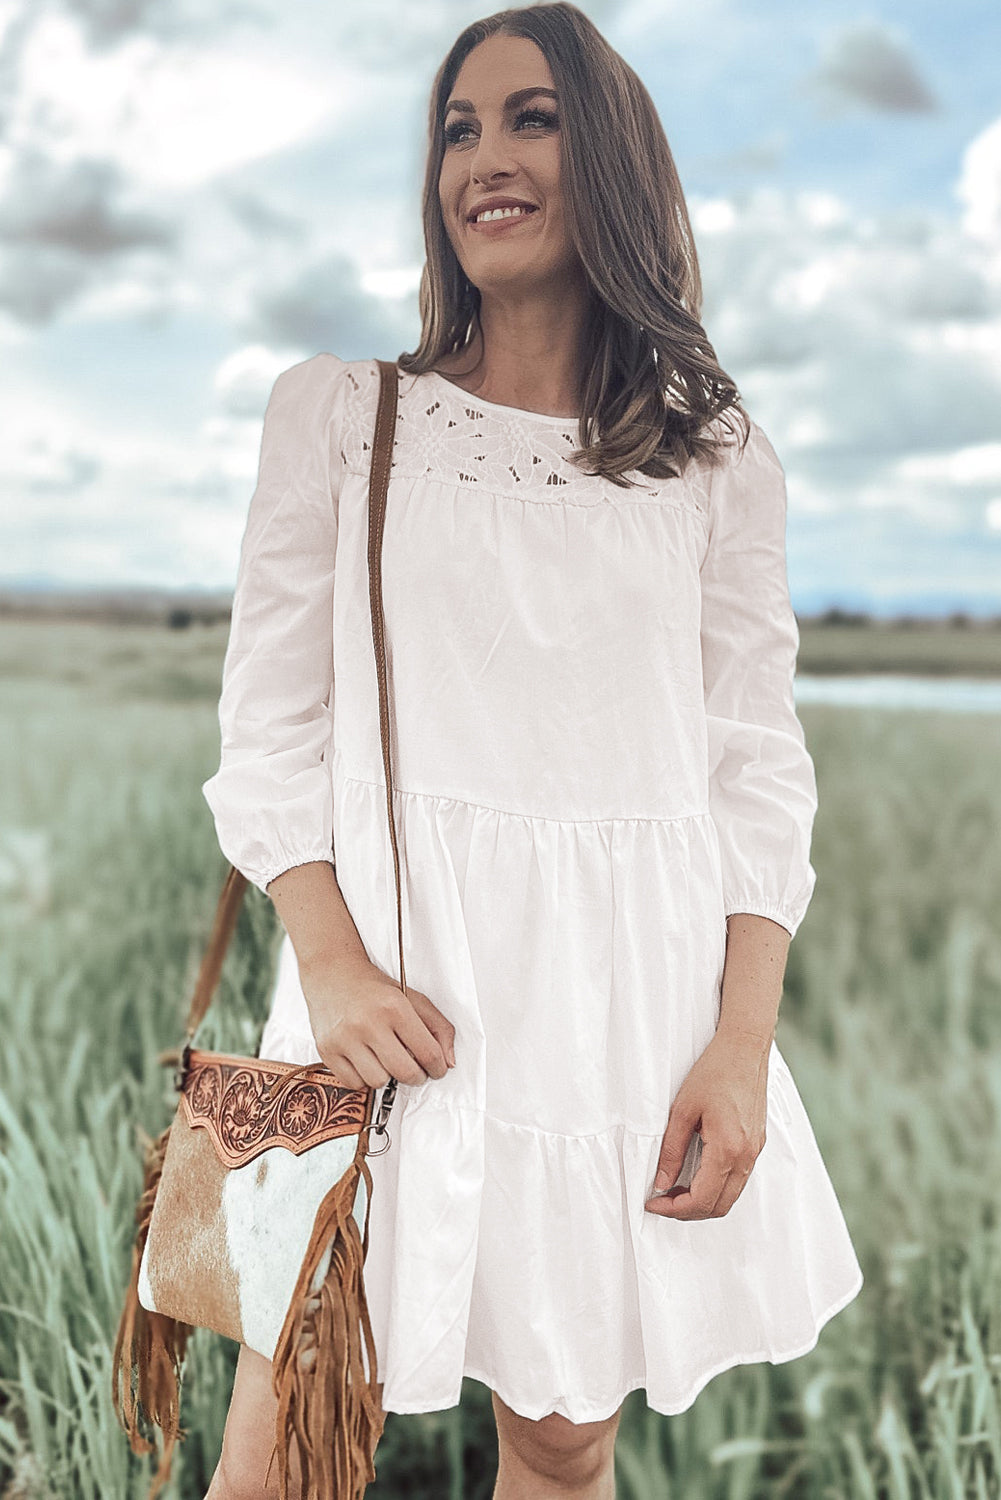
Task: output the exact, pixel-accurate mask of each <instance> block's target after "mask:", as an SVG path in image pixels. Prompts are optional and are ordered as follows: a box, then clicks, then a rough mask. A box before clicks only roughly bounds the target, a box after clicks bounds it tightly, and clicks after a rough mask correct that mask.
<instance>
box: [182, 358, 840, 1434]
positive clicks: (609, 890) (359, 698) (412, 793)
mask: <svg viewBox="0 0 1001 1500" xmlns="http://www.w3.org/2000/svg"><path fill="white" fill-rule="evenodd" d="M378 387H379V380H378V367H377V364H376V361H375V360H374V359H372V360H354V361H344V360H341V359H339V358H338V357H337V356H336V355H333V354H328V353H323V354H317V355H315V356H314V357H313V358H311V359H307V360H304V361H303V362H301V363H299V364H297V365H294V366H293V367H292V368H290V369H288V370H286V371H284V372H283V373H282V374H281V375H280V376H279V377H278V379H277V381H276V382H275V385H274V388H273V391H272V393H271V397H270V400H269V403H268V407H267V412H266V416H265V420H264V430H263V437H262V445H261V458H260V471H259V476H258V483H257V487H256V489H255V491H254V494H253V497H252V499H251V502H250V511H249V519H248V522H247V526H246V531H245V534H244V539H243V544H242V550H241V555H240V565H239V573H238V580H237V586H236V593H235V598H234V604H233V615H232V625H231V633H230V640H229V646H228V650H227V654H226V660H225V668H224V678H223V687H222V694H221V698H220V704H219V717H220V724H221V730H222V755H221V764H220V767H219V770H218V772H217V773H216V774H215V775H214V776H212V777H211V779H210V780H208V781H206V782H205V784H204V788H203V790H204V795H205V797H206V800H207V801H208V804H209V806H210V808H211V810H212V813H213V816H214V818H215V822H216V829H217V834H218V839H219V844H220V847H221V848H222V851H223V853H224V854H225V856H226V857H227V859H228V860H230V861H231V862H232V863H233V864H234V865H236V866H237V868H238V869H240V870H241V871H242V872H243V873H244V874H245V875H246V876H247V878H248V879H249V880H250V881H251V882H252V883H253V884H255V885H257V886H258V887H259V888H260V889H261V890H264V889H265V887H266V885H267V883H268V882H269V881H270V880H272V879H273V878H274V877H275V876H276V875H279V874H280V873H282V872H283V871H285V870H287V869H289V868H291V867H292V866H295V865H300V864H303V863H306V862H308V861H313V860H329V861H331V862H332V863H334V864H335V867H336V871H337V878H338V882H339V885H340V888H341V890H342V892H343V895H344V899H345V902H346V904H347V907H348V909H349V911H350V912H351V915H352V917H353V919H354V921H355V924H356V926H357V928H358V931H359V933H360V935H361V938H362V940H363V942H364V944H365V948H366V951H367V953H368V955H369V958H370V959H371V960H372V961H373V962H374V963H375V964H377V965H378V966H379V967H380V968H381V969H383V970H384V971H385V972H387V973H388V974H390V975H392V976H393V977H394V978H398V977H399V961H398V947H397V942H398V940H397V914H396V887H395V879H394V872H393V857H392V847H391V844H390V837H389V829H388V822H387V809H386V795H385V780H384V773H383V760H382V746H381V740H380V729H379V706H378V689H377V678H376V670H375V660H374V653H373V647H372V632H371V621H370V613H369V593H368V565H367V525H368V519H367V514H368V471H369V460H370V456H371V443H372V436H373V430H374V425H375V411H376V402H377V397H378ZM399 396H400V404H399V411H398V417H397V427H396V441H395V450H394V451H395V457H394V462H393V468H392V472H391V479H390V487H389V495H388V502H387V513H386V525H385V535H384V541H383V561H382V568H383V579H384V584H383V587H384V609H385V619H386V635H387V650H388V653H389V657H390V664H389V689H390V698H391V701H392V713H393V720H392V723H393V734H394V743H393V752H394V762H393V772H394V779H395V781H396V787H397V792H396V804H395V807H396V823H397V837H398V841H399V850H400V860H401V880H402V883H403V902H404V905H403V923H404V943H405V947H404V953H405V963H406V975H407V982H408V984H409V985H410V986H412V987H414V988H416V989H419V990H421V991H423V993H424V994H426V995H428V996H429V997H430V998H431V999H432V1000H433V1001H434V1003H435V1004H436V1005H437V1006H438V1008H439V1009H440V1010H441V1011H442V1012H443V1013H444V1014H445V1015H446V1016H447V1017H448V1018H449V1019H450V1020H451V1021H452V1022H453V1024H454V1025H455V1028H456V1039H455V1052H456V1059H457V1065H456V1066H455V1067H454V1068H451V1069H450V1070H449V1072H448V1074H447V1075H446V1076H445V1077H444V1078H442V1079H433V1078H429V1079H428V1080H427V1082H425V1083H424V1084H421V1085H419V1086H412V1085H406V1084H403V1083H401V1084H400V1087H399V1092H398V1094H397V1098H396V1102H395V1104H394V1106H393V1110H392V1114H391V1116H390V1136H391V1142H392V1144H391V1146H390V1148H389V1150H388V1151H387V1152H386V1154H384V1155H380V1156H373V1157H371V1158H369V1164H370V1167H371V1170H372V1177H373V1197H372V1207H371V1220H370V1245H369V1253H368V1259H367V1261H366V1265H365V1284H366V1289H367V1295H368V1302H369V1308H370V1312H371V1317H372V1324H373V1333H374V1337H375V1342H376V1350H377V1355H378V1378H380V1379H381V1380H383V1381H384V1383H385V1384H384V1392H383V1401H384V1406H385V1409H386V1410H387V1411H396V1412H420V1411H435V1410H441V1409H443V1408H446V1407H450V1406H454V1405H456V1404H457V1403H458V1401H459V1399H460V1392H461V1383H462V1377H463V1376H464V1375H466V1376H471V1377H474V1378H476V1379H478V1380H481V1381H483V1382H484V1383H486V1384H487V1385H489V1386H490V1387H492V1388H493V1389H494V1390H496V1391H497V1392H498V1394H499V1395H500V1396H501V1398H502V1399H503V1400H504V1401H506V1402H507V1403H508V1405H509V1406H511V1407H513V1408H514V1409H515V1410H516V1411H519V1412H521V1413H522V1414H523V1415H525V1416H527V1417H531V1418H539V1417H542V1416H545V1415H546V1414H547V1413H549V1412H553V1411H558V1412H562V1413H563V1415H564V1416H566V1417H569V1418H570V1419H571V1420H572V1421H574V1422H590V1421H597V1420H599V1419H601V1418H604V1417H607V1416H608V1415H610V1414H611V1413H612V1412H614V1411H615V1410H616V1409H617V1408H618V1406H619V1405H620V1403H621V1402H622V1400H623V1398H624V1396H625V1395H626V1394H627V1393H628V1392H629V1391H631V1390H633V1389H636V1388H639V1387H642V1388H644V1389H645V1391H646V1399H647V1403H648V1405H649V1406H650V1407H651V1408H652V1409H653V1410H656V1411H659V1412H664V1413H674V1412H680V1411H683V1410H684V1409H686V1408H687V1407H688V1406H690V1405H691V1403H692V1402H693V1401H694V1399H695V1397H696V1395H697V1393H698V1392H699V1391H700V1390H701V1389H702V1387H703V1386H704V1385H705V1384H706V1383H707V1382H708V1381H709V1380H710V1379H711V1378H712V1377H713V1376H714V1375H715V1374H717V1373H719V1372H720V1371H722V1370H724V1369H727V1368H729V1367H730V1366H733V1365H737V1364H743V1363H749V1362H757V1361H763V1360H770V1361H772V1362H773V1363H779V1362H781V1361H784V1360H789V1359H793V1358H795V1357H796V1356H798V1355H801V1354H804V1353H806V1352H807V1351H808V1350H809V1349H811V1348H813V1346H814V1345H815V1343H816V1341H817V1338H818V1334H819V1331H820V1329H821V1327H822V1326H823V1324H824V1323H825V1322H826V1321H827V1320H828V1319H830V1318H831V1317H832V1316H833V1315H834V1314H835V1313H837V1312H838V1311H839V1310H840V1309H841V1308H843V1307H844V1306H845V1305H846V1304H847V1303H848V1302H850V1301H851V1299H852V1298H853V1297H855V1295H856V1294H857V1293H858V1291H859V1290H860V1288H861V1286H862V1273H861V1270H860V1267H859V1263H858V1261H857V1259H856V1256H855V1253H854V1249H853V1245H852V1242H851V1239H850V1237H849V1233H848V1229H847V1226H846V1223H845V1220H844V1217H843V1214H842V1211H841V1208H840V1205H839V1202H838V1199H837V1197H836V1195H835V1191H834V1188H833V1185H832V1183H831V1181H830V1178H829V1176H828V1173H827V1171H826V1168H825V1165H824V1162H823V1160H822V1158H821V1155H820V1152H819V1150H818V1147H817V1143H816V1140H815V1137H814V1134H813V1131H812V1128H811V1125H810V1122H809V1119H808V1117H807V1114H806V1111H805V1109H804V1106H803V1103H802V1100H801V1098H800V1096H799V1093H798V1091H797V1089H796V1085H795V1083H794V1081H793V1079H792V1077H791V1075H790V1072H789V1069H788V1067H787V1065H786V1063H785V1060H784V1059H783V1057H782V1055H781V1054H780V1052H779V1049H778V1047H777V1046H776V1045H774V1043H773V1045H772V1047H771V1050H770V1059H769V1080H768V1114H767V1125H766V1134H767V1139H766V1143H765V1146H764V1148H763V1150H762V1151H761V1153H760V1155H759V1156H758V1158H757V1160H756V1161H755V1163H754V1166H753V1169H752V1171H751V1174H750V1177H749V1178H748V1180H747V1183H746V1185H745V1187H744V1189H743V1191H742V1193H741V1194H740V1196H739V1197H738V1199H737V1201H736V1202H735V1203H734V1205H733V1207H732V1208H731V1209H730V1211H729V1212H728V1213H727V1214H725V1215H724V1216H722V1217H721V1218H716V1219H707V1220H699V1221H691V1222H684V1221H679V1220H672V1219H669V1218H663V1217H658V1216H656V1215H654V1214H652V1213H650V1212H648V1211H647V1210H646V1209H645V1208H644V1206H643V1205H644V1201H645V1200H646V1199H647V1198H648V1197H649V1196H650V1194H651V1192H652V1190H653V1177H654V1172H655V1169H656V1166H657V1158H658V1154H659V1150H660V1145H661V1141H662V1138H663V1134H664V1130H665V1128H666V1125H667V1117H668V1110H669V1107H670V1104H671V1101H672V1099H673V1097H674V1095H675V1093H676V1092H677V1090H678V1088H679V1087H680V1085H681V1083H682V1081H683V1079H684V1078H685V1075H686V1074H687V1073H688V1071H689V1069H690V1068H691V1066H692V1064H693V1063H694V1062H695V1060H696V1059H697V1058H698V1056H699V1054H700V1053H701V1052H702V1050H703V1049H704V1048H705V1046H706V1044H707V1043H708V1042H709V1040H710V1038H711V1037H712V1035H713V1032H714V1030H715V1027H716V1023H717V1020H718V1017H719V1004H720V980H721V976H722V970H723V961H724V954H725V944H726V928H725V919H726V917H727V915H728V914H729V913H732V912H752V913H758V914H760V915H763V916H766V917H770V918H771V919H772V920H773V921H776V922H779V923H781V924H782V925H783V926H784V927H786V928H787V929H788V931H789V932H790V933H795V931H796V929H797V927H798V926H799V924H800V922H801V920H802V918H803V915H804V913H805V911H806V909H807V906H808V903H809V901H810V897H811V895H812V892H813V888H814V884H815V880H816V875H815V872H814V870H813V867H812V866H811V864H810V859H809V851H810V839H811V831H812V823H813V818H814V813H815V810H816V782H815V777H814V768H813V763H812V761H811V758H810V756H809V754H808V752H807V750H806V748H805V745H804V736H803V731H802V728H801V725H800V723H799V720H798V719H797V717H796V713H795V709H794V700H793V692H792V683H793V675H794V671H795V660H796V652H797V646H798V641H799V636H798V631H797V627H796V620H795V616H794V614H793V612H792V608H791V604H790V601H789V594H788V585H787V577H786V561H785V519H786V490H785V478H784V474H783V470H782V467H781V465H780V463H779V460H778V459H777V457H776V455H775V452H774V449H773V448H772V446H771V444H770V442H769V441H768V438H767V437H766V436H765V434H764V432H763V431H762V429H761V428H760V427H759V426H758V425H757V424H756V423H755V424H754V425H753V427H752V431H751V437H750V439H749V443H748V446H747V448H746V450H745V452H744V454H743V457H742V458H740V460H739V461H737V459H736V457H735V453H736V450H732V451H731V453H730V456H729V457H728V459H727V466H726V467H725V468H724V469H721V470H715V471H713V470H710V469H709V468H708V467H707V466H705V465H699V466H689V469H688V471H687V473H686V474H685V475H684V476H683V477H678V478H672V479H667V480H659V481H657V480H651V479H649V478H647V477H646V476H644V475H640V474H638V473H634V474H633V475H631V476H629V477H631V478H634V479H637V478H638V479H639V480H640V482H641V484H642V485H643V488H633V489H622V488H619V487H616V486H615V485H613V484H611V483H608V482H606V481H604V480H602V479H599V478H593V477H589V476H587V475H585V474H582V473H580V472H579V471H578V470H577V469H575V468H574V467H573V466H572V465H570V464H569V463H568V462H567V455H568V454H569V453H570V452H572V451H573V450H574V449H575V448H576V447H577V446H578V442H577V423H576V421H574V420H568V419H566V418H562V417H553V416H543V415H539V414H537V413H532V412H527V411H521V410H517V409H515V408H512V407H506V406H500V405H498V404H496V403H491V402H488V401H481V400H479V399H477V398H474V397H472V396H469V395H468V394H467V393H465V392H463V391H462V390H460V389H459V388H458V387H457V386H455V385H453V384H452V383H451V382H450V381H448V380H446V379H445V378H444V377H443V376H440V375H437V374H433V373H427V374H424V375H420V376H417V377H414V376H410V375H406V374H403V373H402V372H401V375H400V379H399ZM260 1055H261V1056H264V1057H273V1058H282V1059H284V1060H286V1061H291V1062H296V1063H299V1062H307V1061H317V1060H318V1059H319V1054H318V1052H317V1051H316V1047H315V1043H314V1040H313V1037H312V1033H311V1031H310V1027H309V1020H308V1015H307V1011H306V1006H305V1001H304V999H303V995H302V991H301V988H300V985H299V979H298V972H297V967H296V963H295V957H294V953H293V951H292V948H291V944H290V941H289V939H288V938H287V937H286V938H285V940H284V944H283V948H282V951H281V963H280V969H279V973H278V978H277V983H276V986H275V991H274V998H273V1004H272V1009H271V1014H270V1018H269V1020H268V1023H267V1026H266V1029H265V1031H264V1035H263V1036H262V1039H261V1045H260Z"/></svg>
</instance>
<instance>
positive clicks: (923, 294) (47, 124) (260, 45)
mask: <svg viewBox="0 0 1001 1500" xmlns="http://www.w3.org/2000/svg"><path fill="white" fill-rule="evenodd" d="M581 9H583V10H584V11H586V12H587V14H588V15H590V16H591V18H592V19H593V20H594V21H595V23H596V24H597V25H598V26H599V27H600V28H601V30H602V31H603V32H604V34H605V35H606V36H607V38H608V40H609V41H610V42H611V44H612V45H613V46H614V47H615V48H616V49H617V50H618V51H619V52H620V53H621V54H622V55H623V56H624V57H625V58H626V59H627V61H629V62H630V63H631V64H632V66H633V67H634V68H636V70H637V72H638V73H639V74H640V76H641V77H642V78H643V81H644V82H645V83H646V85H647V87H648V88H649V90H650V92H651V94H652V95H653V98H654V100H655V102H656V104H657V107H658V109H659V111H660V114H661V118H662V120H663V123H664V127H665V130H666V132H667V135H668V139H669V141H670V143H671V148H672V151H673V153H674V156H675V160H676V162H677V164H678V168H679V171H680V174H681V179H682V184H683V186H684V189H685V194H686V199H687V202H688V206H689V210H690V213H691V215H692V219H693V224H694V228H695V235H696V244H697V249H698V252H699V258H700V263H701V269H702V275H703V283H704V291H705V300H704V305H703V322H704V324H705V327H706V330H707V333H708V335H709V338H710V340H711V341H712V343H713V345H714V346H715V349H716V352H717V355H718V356H719V358H720V361H721V363H722V364H723V366H724V368H725V369H727V371H728V372H729V373H730V374H731V375H732V376H733V378H734V379H735V380H736V382H737V385H738V387H739V388H740V390H741V393H742V395H743V398H744V403H745V405H746V407H747V409H748V410H749V411H750V412H751V414H752V415H753V416H754V417H756V419H757V420H758V421H759V422H760V423H761V425H762V426H763V427H764V428H765V430H766V432H767V433H768V434H769V436H770V438H771V439H772V441H773V443H774V444H775V447H776V450H777V451H778V454H779V456H780V458H781V459H782V462H783V464H784V466H785V470H786V475H787V479H788V485H789V523H788V550H789V575H790V586H791V590H792V596H793V603H794V604H795V606H796V608H797V609H799V610H800V611H803V612H807V613H809V612H812V611H813V610H816V609H822V608H825V607H827V606H829V605H832V604H837V605H842V606H847V607H860V608H868V609H871V610H872V611H874V612H875V613H894V612H896V611H897V610H901V609H907V610H911V609H928V610H929V611H932V612H936V613H937V612H945V611H948V610H951V609H957V608H965V609H969V610H971V611H972V612H974V613H981V612H991V613H993V612H997V611H1001V79H999V72H998V67H997V58H998V57H999V56H1001V7H998V6H997V5H994V4H991V5H988V4H987V3H972V0H966V3H964V0H959V3H957V4H955V5H954V6H952V7H951V8H948V9H947V8H946V7H944V6H942V5H940V4H936V5H932V4H931V3H928V0H915V3H912V4H908V5H904V4H899V3H892V4H891V3H875V4H867V5H865V6H864V7H860V8H858V9H846V8H844V7H843V6H835V5H834V4H830V3H815V4H813V5H811V6H807V7H804V6H802V5H793V4H792V3H791V0H760V3H756V4H754V5H753V6H752V5H751V4H749V3H747V0H744V3H737V0H686V3H684V4H680V3H667V4H665V3H651V0H635V3H616V0H601V3H598V4H583V5H582V6H581ZM489 13H490V9H489V7H480V6H478V5H470V4H466V3H457V0H439V3H437V4H431V3H427V4H425V3H422V4H420V5H415V4H410V5H404V4H402V3H400V0H370V3H369V4H367V5H366V6H365V7H364V9H362V7H361V6H360V5H359V6H357V7H353V6H340V7H335V6H331V5H330V4H329V3H324V4H322V5H321V4H319V3H315V0H295V3H294V4H285V5H284V6H282V5H279V4H278V3H277V0H254V3H253V4H247V5H239V6H237V5H231V4H226V3H222V0H215V3H213V0H204V3H198V4H197V5H196V4H195V3H194V0H187V3H185V0H181V3H169V4H168V3H167V0H136V3H135V4H133V5H130V6H128V7H108V6H104V5H101V4H96V3H94V0H69V3H61V4H57V3H52V0H35V3H32V4H30V5H29V4H27V3H24V4H22V5H20V6H18V5H16V4H15V5H12V6H10V7H8V9H7V11H5V12H2V13H0V101H2V109H0V132H2V134H0V345H2V359H0V394H2V397H3V409H4V415H5V419H6V420H5V422H4V442H3V444H2V448H0V493H2V497H3V517H2V521H0V583H7V584H14V583H23V582H26V581H31V580H38V579H47V580H53V581H57V582H64V583H66V584H68V585H72V586H73V587H79V586H80V585H83V584H96V585H112V586H113V585H123V584H130V585H131V584H152V585H156V586H158V587H163V586H168V587H169V586H177V587H184V588H191V587H199V586H205V587H210V588H225V587H228V586H231V584H232V582H233V579H234V577H235V573H236V564H237V557H238V552H239V544H240V538H241V535H242V530H243V525H244V522H245V519H246V511H247V505H248V502H249V498H250V494H251V492H252V489H253V483H254V478H255V473H256V464H257V456H258V446H259V441H260V428H261V419H262V416H263V412H264V406H265V403H266V400H267V395H268V391H269V389H270V386H271V383H272V381H273V380H274V377H275V376H276V374H277V373H278V372H279V371H280V370H282V369H284V368H286V367H287V366H288V365H290V364H293V363H295V362H296V361H298V360H299V359H302V358H306V357H308V356H309V355H310V354H313V353H315V352H317V351H318V350H321V349H329V350H332V351H333V352H335V353H337V354H339V355H341V356H342V357H343V358H345V359H360V358H366V357H371V356H379V357H382V358H393V357H394V356H395V355H396V354H398V353H399V352H401V351H402V350H404V349H412V348H413V347H414V346H415V344H416V341H417V336H418V328H419V321H418V315H417V297H416V289H417V282H418V278H419V274H420V268H421V263H422V260H423V243H422V239H421V227H420V215H419V200H420V184H421V177H422V168H423V150H424V129H425V125H424V120H425V111H426V104H427V94H428V90H429V88H430V84H431V80H432V77H433V74H434V71H435V69H436V67H437V65H438V63H439V61H440V59H441V57H442V56H443V54H444V53H445V51H446V50H447V48H448V46H449V45H450V43H451V41H452V40H453V38H454V36H455V35H456V33H457V32H458V31H459V30H460V29H461V28H462V27H463V26H465V25H466V24H468V22H469V21H471V20H474V19H476V18H477V17H478V16H481V15H485V14H489Z"/></svg>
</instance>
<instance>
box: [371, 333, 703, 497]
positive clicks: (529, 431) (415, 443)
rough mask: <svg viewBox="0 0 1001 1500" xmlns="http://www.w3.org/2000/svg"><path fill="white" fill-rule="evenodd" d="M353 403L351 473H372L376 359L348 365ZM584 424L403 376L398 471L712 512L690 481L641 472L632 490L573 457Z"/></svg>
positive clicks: (505, 488) (522, 493) (505, 490)
mask: <svg viewBox="0 0 1001 1500" xmlns="http://www.w3.org/2000/svg"><path fill="white" fill-rule="evenodd" d="M346 374H347V380H348V391H347V399H346V401H345V405H344V425H343V429H342V438H341V459H342V462H343V463H344V466H345V468H346V469H348V470H351V471H353V472H354V473H360V474H367V473H368V471H369V465H370V462H371V444H372V433H373V431H374V428H375V411H376V405H377V403H378V397H379V367H378V365H377V363H376V361H375V360H374V359H373V360H359V361H355V362H352V363H351V364H350V365H349V366H348V369H347V371H346ZM579 447H580V443H579V441H578V432H577V423H576V421H574V420H571V421H568V422H566V423H565V424H563V423H561V422H559V421H558V420H556V419H555V418H552V417H547V416H544V415H541V414H540V418H539V420H538V421H535V420H533V414H532V413H528V412H520V411H519V412H515V411H513V410H512V415H511V416H510V417H506V416H504V415H503V414H502V413H501V412H500V411H498V410H497V408H496V407H492V406H489V405H486V406H484V405H478V404H477V401H476V398H475V397H474V396H470V395H468V394H467V393H466V392H465V391H463V390H460V388H459V387H458V386H453V385H452V384H451V383H450V382H449V381H446V380H439V379H434V378H431V377H426V376H423V375H408V374H406V373H405V372H402V371H401V374H400V399H399V407H398V410H397V418H396V441H395V446H394V450H393V473H394V474H400V475H407V476H409V477H413V478H417V477H420V476H423V475H425V474H433V475H435V476H436V477H438V478H440V479H444V480H446V481H449V482H451V483H453V484H469V485H475V486H477V488H479V489H483V490H485V491H487V492H490V493H493V494H501V495H517V496H519V497H520V498H523V499H532V500H538V501H543V502H546V501H549V502H555V503H560V504H567V505H600V504H603V503H613V504H617V505H621V504H623V503H629V502H641V503H642V502H646V503H649V504H654V505H674V506H677V507H678V508H679V509H684V510H689V511H694V512H695V513H696V514H697V515H699V516H700V517H702V518H703V519H705V516H704V510H703V506H702V504H701V503H700V502H699V499H697V498H696V495H695V493H694V492H693V490H692V487H691V486H690V485H689V483H688V481H687V478H680V479H668V480H654V479H651V478H650V477H649V476H648V475H646V474H641V473H639V471H638V470H632V471H631V472H630V473H629V475H628V476H627V477H628V478H629V479H632V480H634V481H638V486H636V487H634V488H631V489H622V488H620V487H619V486H617V485H613V484H610V483H609V482H608V481H607V480H606V479H603V478H601V477H600V476H595V475H589V474H585V473H584V472H582V471H581V470H580V469H578V468H577V467H576V465H574V464H571V463H569V462H568V458H569V455H570V454H571V453H575V452H577V451H578V449H579Z"/></svg>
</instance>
